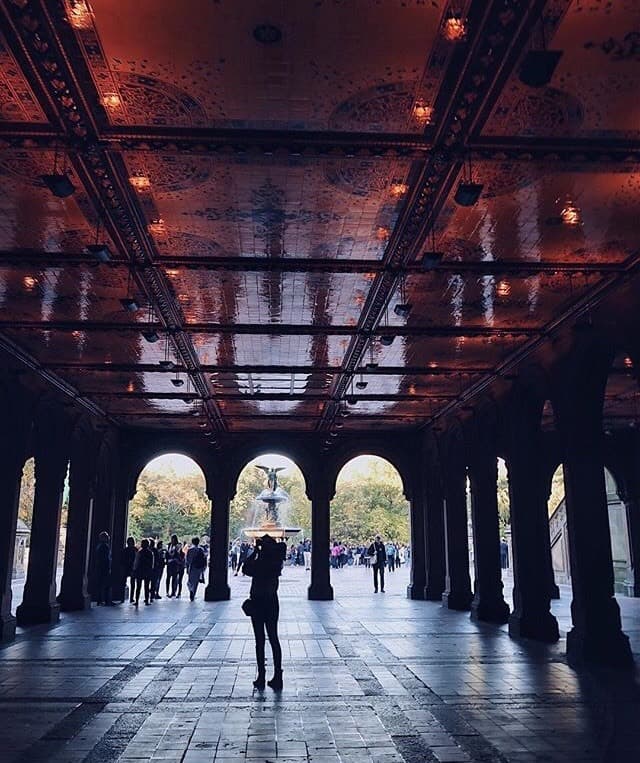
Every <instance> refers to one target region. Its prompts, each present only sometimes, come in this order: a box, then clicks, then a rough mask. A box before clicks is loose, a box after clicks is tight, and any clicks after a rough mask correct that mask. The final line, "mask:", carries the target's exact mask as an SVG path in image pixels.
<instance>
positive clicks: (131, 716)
mask: <svg viewBox="0 0 640 763" xmlns="http://www.w3.org/2000/svg"><path fill="white" fill-rule="evenodd" d="M306 575H308V573H305V572H304V571H302V570H298V569H287V570H285V574H284V577H283V580H282V586H281V635H282V642H283V649H284V665H285V690H284V691H283V692H282V694H281V695H278V694H274V693H273V692H272V691H270V690H267V691H265V692H263V693H262V692H255V693H252V692H251V690H250V689H251V680H252V679H253V677H254V668H253V640H252V636H251V633H250V625H249V621H248V620H247V618H245V617H244V616H243V615H242V612H241V611H240V608H239V604H240V602H241V601H242V599H243V598H244V597H245V595H246V593H247V592H248V588H249V581H248V579H243V578H241V577H238V578H234V577H232V578H231V583H232V595H233V599H232V601H230V602H224V603H219V604H205V603H204V602H203V601H202V600H201V598H200V600H199V601H196V602H195V603H193V604H190V602H189V601H188V598H187V599H185V598H183V599H181V600H179V601H176V600H166V599H163V600H162V601H160V602H157V603H155V604H154V605H153V606H150V607H140V609H139V610H135V609H134V608H133V607H131V606H130V605H128V604H127V605H124V606H117V607H113V608H98V609H95V608H94V609H93V610H92V611H91V612H90V613H82V614H77V615H68V616H64V617H63V620H62V621H61V622H60V624H58V625H57V626H56V627H54V628H51V629H48V630H47V629H46V628H33V629H29V630H28V631H22V632H20V634H19V636H18V639H17V641H16V642H14V643H13V644H10V645H8V646H5V647H4V648H2V649H0V718H1V719H2V732H1V736H0V739H1V740H2V742H1V743H0V761H2V762H3V763H5V762H7V761H14V760H16V761H64V762H65V763H71V761H81V760H87V761H113V760H121V761H129V763H133V761H149V760H164V761H184V763H201V762H202V763H204V761H213V760H216V761H221V762H227V763H232V761H255V763H262V762H263V761H281V762H282V763H303V761H304V762H305V763H351V762H353V763H367V762H369V761H371V762H374V761H375V763H396V762H397V763H401V762H402V761H405V762H406V763H417V762H418V761H442V762H443V763H444V762H446V761H452V762H453V761H485V762H487V763H489V762H491V763H493V761H514V762H515V761H520V762H521V763H524V761H563V762H564V763H569V761H571V762H572V763H574V762H576V761H621V762H624V763H632V762H633V761H640V689H639V681H638V676H637V674H636V675H635V676H629V675H626V676H625V675H616V674H615V673H609V672H597V673H580V674H578V673H576V672H574V671H573V670H571V669H570V668H569V667H568V666H567V665H566V662H565V660H564V658H563V652H564V647H565V644H564V638H563V640H562V641H561V642H560V643H559V644H558V645H554V646H551V647H546V646H540V645H536V644H531V643H524V642H523V643H518V642H516V641H513V640H512V639H510V638H509V637H508V635H507V634H506V628H504V627H503V628H497V627H493V626H478V625H477V624H475V623H472V622H471V621H470V620H469V617H468V615H466V614H463V613H455V612H448V611H445V610H443V609H442V607H440V606H439V605H437V604H434V603H429V602H413V601H408V600H407V599H406V598H404V588H405V586H406V582H407V573H406V570H403V571H401V572H399V573H395V575H391V576H389V577H390V579H389V582H388V585H387V593H385V594H384V595H382V594H377V595H374V594H373V593H372V592H371V586H370V581H369V574H368V573H367V572H366V571H365V570H360V569H346V570H342V571H340V572H338V573H336V574H335V575H334V580H333V582H334V588H335V593H336V600H335V601H334V602H308V601H307V600H306V599H305V590H306V585H307V579H306ZM563 594H564V598H563V600H561V601H560V602H556V603H555V604H554V609H555V611H556V614H557V615H558V616H559V619H560V623H561V628H562V629H563V631H566V629H567V627H568V626H569V612H568V604H569V592H568V591H567V590H565V591H564V592H563ZM200 596H202V592H200ZM620 603H621V607H622V613H623V624H624V627H625V630H626V632H627V633H628V634H629V635H630V636H631V639H632V643H633V646H634V651H635V652H636V654H638V661H639V662H640V600H631V599H620ZM563 635H564V633H563Z"/></svg>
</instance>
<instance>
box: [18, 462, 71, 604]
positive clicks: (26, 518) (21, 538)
mask: <svg viewBox="0 0 640 763" xmlns="http://www.w3.org/2000/svg"><path fill="white" fill-rule="evenodd" d="M35 493H36V477H35V459H34V458H33V457H32V458H29V459H27V460H26V461H25V464H24V467H23V470H22V479H21V480H20V497H19V502H18V519H17V522H16V539H15V546H14V551H13V568H12V571H11V578H12V586H11V588H12V596H11V608H12V611H14V612H15V610H16V608H17V607H18V606H19V605H20V604H21V602H22V599H23V593H24V586H25V583H26V582H27V571H28V568H29V553H30V550H31V527H32V524H33V505H34V500H35ZM68 510H69V469H68V466H67V473H66V476H65V480H64V488H63V493H62V503H61V509H60V527H59V532H58V545H57V564H56V587H57V589H58V590H59V588H60V580H61V578H62V569H63V567H64V556H65V545H66V537H67V515H68Z"/></svg>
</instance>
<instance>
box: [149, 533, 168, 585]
mask: <svg viewBox="0 0 640 763" xmlns="http://www.w3.org/2000/svg"><path fill="white" fill-rule="evenodd" d="M163 546H164V544H163V543H162V541H161V540H157V541H156V547H155V549H154V551H153V597H152V598H153V599H161V598H162V596H160V583H161V581H162V573H163V572H164V567H165V564H166V557H165V550H164V548H163Z"/></svg>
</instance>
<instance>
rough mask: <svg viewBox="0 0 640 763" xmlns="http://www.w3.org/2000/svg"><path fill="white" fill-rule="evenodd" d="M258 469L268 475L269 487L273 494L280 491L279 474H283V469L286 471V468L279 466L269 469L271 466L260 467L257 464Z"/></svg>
mask: <svg viewBox="0 0 640 763" xmlns="http://www.w3.org/2000/svg"><path fill="white" fill-rule="evenodd" d="M256 469H262V471H263V472H264V473H265V474H266V475H267V485H268V487H269V490H271V492H272V493H275V492H276V490H277V489H278V472H281V471H282V470H283V469H286V467H285V466H277V467H273V466H271V467H269V466H260V465H259V464H256Z"/></svg>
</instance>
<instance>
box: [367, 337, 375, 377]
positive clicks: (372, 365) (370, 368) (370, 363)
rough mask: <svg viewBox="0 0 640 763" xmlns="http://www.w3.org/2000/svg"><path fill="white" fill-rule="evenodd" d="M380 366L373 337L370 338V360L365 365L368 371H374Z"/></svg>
mask: <svg viewBox="0 0 640 763" xmlns="http://www.w3.org/2000/svg"><path fill="white" fill-rule="evenodd" d="M377 367H378V362H377V361H376V357H375V354H374V351H373V339H370V340H369V361H368V363H367V364H366V365H365V368H366V369H367V371H373V370H375V369H376V368H377Z"/></svg>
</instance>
